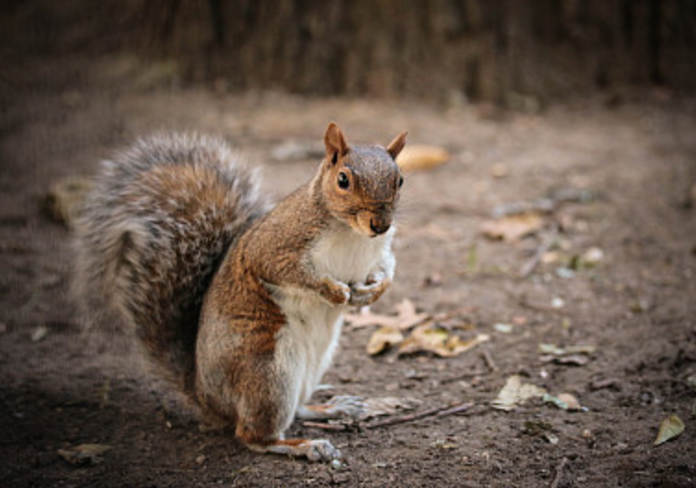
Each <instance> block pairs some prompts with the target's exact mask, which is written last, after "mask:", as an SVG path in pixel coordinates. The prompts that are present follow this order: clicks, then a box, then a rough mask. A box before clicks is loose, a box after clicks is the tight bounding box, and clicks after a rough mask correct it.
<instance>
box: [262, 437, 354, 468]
mask: <svg viewBox="0 0 696 488" xmlns="http://www.w3.org/2000/svg"><path fill="white" fill-rule="evenodd" d="M249 448H250V449H251V450H253V451H256V452H271V453H275V454H286V455H288V456H294V457H304V458H307V459H308V460H309V461H312V462H316V461H322V462H329V461H333V460H334V459H340V458H341V451H339V450H338V449H336V448H335V447H334V446H333V445H332V444H331V443H330V442H329V441H327V440H325V439H281V440H277V441H275V442H274V443H273V444H269V445H267V446H256V445H250V446H249Z"/></svg>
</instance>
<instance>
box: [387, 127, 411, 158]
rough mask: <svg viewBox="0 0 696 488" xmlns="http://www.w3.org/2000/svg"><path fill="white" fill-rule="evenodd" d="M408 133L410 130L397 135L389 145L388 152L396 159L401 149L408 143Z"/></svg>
mask: <svg viewBox="0 0 696 488" xmlns="http://www.w3.org/2000/svg"><path fill="white" fill-rule="evenodd" d="M407 135H408V132H406V131H404V132H402V133H401V134H399V135H398V136H396V137H395V138H394V140H393V141H391V143H389V145H388V146H387V152H388V153H389V155H390V156H391V157H392V158H394V159H396V157H397V156H398V155H399V153H400V152H401V150H402V149H403V148H404V146H405V145H406V136H407Z"/></svg>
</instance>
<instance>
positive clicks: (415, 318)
mask: <svg viewBox="0 0 696 488" xmlns="http://www.w3.org/2000/svg"><path fill="white" fill-rule="evenodd" d="M396 313H397V317H398V319H399V321H398V324H397V325H398V327H399V329H402V330H403V329H410V328H411V327H413V326H414V325H418V324H420V323H421V322H423V321H425V320H427V319H428V318H430V316H429V315H428V314H427V313H418V312H417V311H416V306H415V305H414V304H413V302H412V301H411V300H409V299H408V298H404V299H403V300H401V301H400V302H399V304H398V305H397V306H396Z"/></svg>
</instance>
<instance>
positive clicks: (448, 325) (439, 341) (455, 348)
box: [346, 299, 490, 358]
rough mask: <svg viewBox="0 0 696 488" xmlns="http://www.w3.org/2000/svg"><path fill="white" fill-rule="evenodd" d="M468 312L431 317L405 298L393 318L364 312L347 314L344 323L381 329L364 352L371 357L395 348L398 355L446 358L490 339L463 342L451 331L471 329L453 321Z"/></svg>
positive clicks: (477, 338) (464, 324) (373, 335)
mask: <svg viewBox="0 0 696 488" xmlns="http://www.w3.org/2000/svg"><path fill="white" fill-rule="evenodd" d="M469 310H470V309H468V308H467V309H458V310H455V311H453V312H449V313H443V314H437V315H434V316H433V315H430V314H427V313H419V312H418V311H417V309H416V306H415V305H414V304H413V302H412V301H411V300H409V299H404V300H402V301H401V302H400V303H399V304H398V305H397V307H396V311H397V315H396V316H393V315H380V314H373V313H372V312H370V311H369V310H368V309H363V310H361V311H360V312H359V313H357V314H347V315H346V322H347V323H348V324H349V325H350V326H351V327H354V328H362V327H369V326H380V328H379V329H378V330H377V331H375V332H374V333H373V334H372V336H371V337H370V340H369V341H368V343H367V347H366V349H367V353H368V354H369V355H371V356H375V355H377V354H381V353H383V352H385V351H387V350H388V349H390V348H392V347H394V346H398V355H399V356H403V355H408V354H415V353H419V352H429V353H432V354H434V355H436V356H438V357H442V358H449V357H454V356H457V355H459V354H462V353H464V352H466V351H468V350H470V349H473V348H474V347H476V346H478V345H479V344H481V343H483V342H486V341H488V340H490V336H489V335H487V334H477V335H476V336H475V337H473V338H470V339H462V338H461V337H459V336H458V335H457V334H455V333H454V332H453V330H454V329H473V328H474V327H473V326H472V325H471V324H467V323H464V322H461V321H454V320H452V319H453V317H454V316H456V315H457V314H458V313H461V312H463V311H469ZM408 331H410V332H408Z"/></svg>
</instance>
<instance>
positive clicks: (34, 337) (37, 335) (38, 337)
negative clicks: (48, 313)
mask: <svg viewBox="0 0 696 488" xmlns="http://www.w3.org/2000/svg"><path fill="white" fill-rule="evenodd" d="M50 331H51V330H50V329H49V328H48V327H46V326H45V325H39V326H38V327H37V328H36V329H34V330H33V332H32V333H31V342H41V341H42V340H44V339H45V338H46V336H47V335H48V333H49V332H50Z"/></svg>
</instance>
